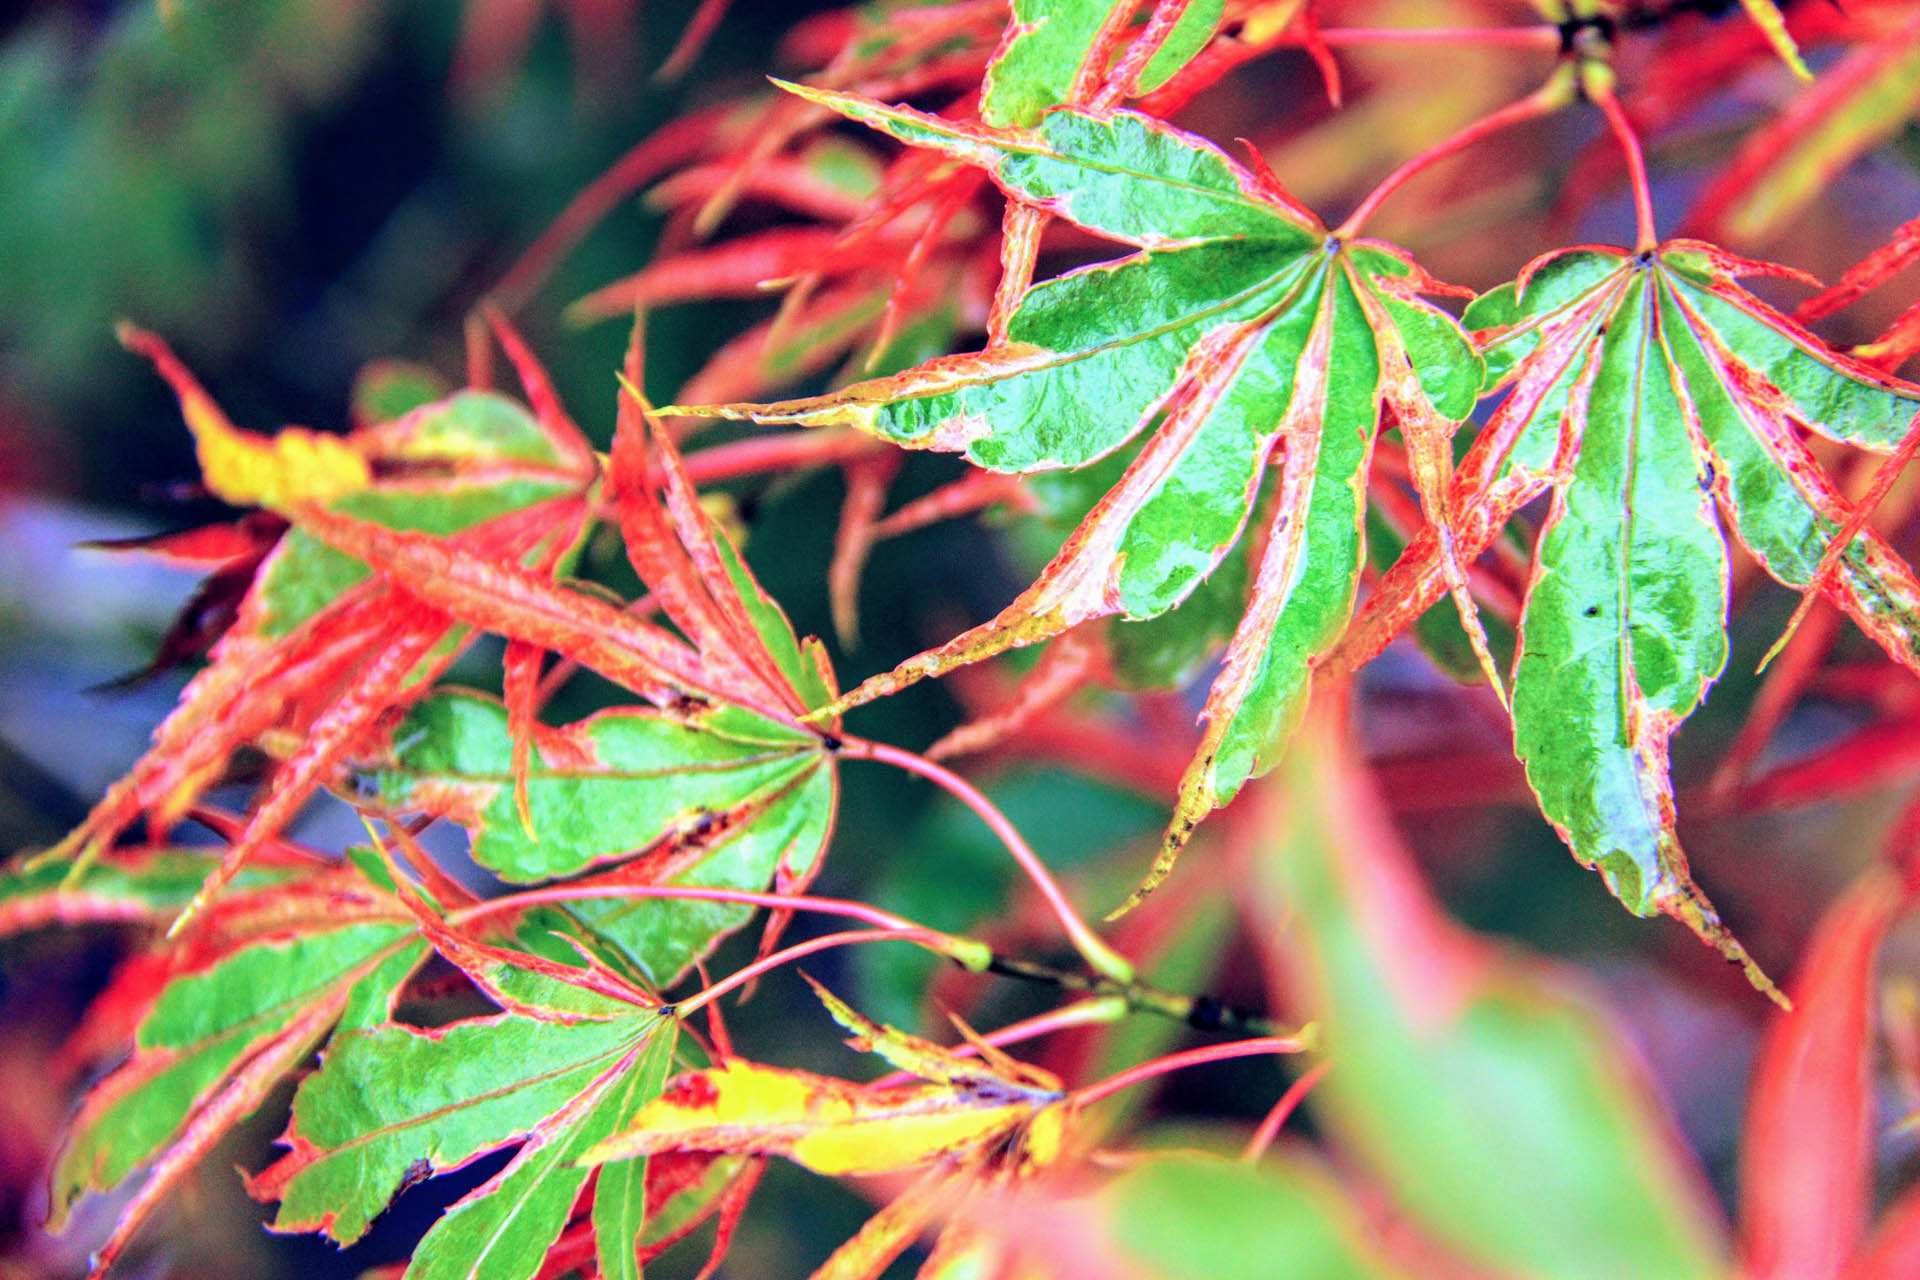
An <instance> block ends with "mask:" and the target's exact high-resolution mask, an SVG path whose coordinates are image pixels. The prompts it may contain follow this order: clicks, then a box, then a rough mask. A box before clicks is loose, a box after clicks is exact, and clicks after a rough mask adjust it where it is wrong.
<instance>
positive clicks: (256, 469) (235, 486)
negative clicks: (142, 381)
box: [119, 325, 373, 510]
mask: <svg viewBox="0 0 1920 1280" xmlns="http://www.w3.org/2000/svg"><path fill="white" fill-rule="evenodd" d="M119 332H120V342H121V344H122V345H123V346H125V347H126V348H127V349H128V350H130V351H134V352H138V353H139V354H141V355H143V356H146V357H147V358H148V359H149V360H151V361H153V364H154V368H155V369H157V370H158V371H159V373H160V376H161V377H163V378H165V379H166V380H167V382H168V384H169V385H171V386H172V387H173V391H174V394H175V395H176V396H178V397H179V400H180V412H181V415H182V416H183V417H185V418H186V420H187V429H188V430H189V431H191V432H193V442H194V446H195V451H196V452H197V453H198V455H199V458H200V474H201V478H202V479H203V480H204V482H205V483H206V486H207V489H208V490H209V491H210V492H211V493H212V494H213V495H214V496H215V497H217V498H219V499H220V500H221V501H223V502H229V503H232V504H233V505H234V506H236V507H266V508H268V509H270V510H283V509H285V508H287V507H290V506H295V505H298V504H300V503H305V502H325V501H327V500H328V499H330V498H337V497H339V496H340V495H341V494H344V493H351V492H353V491H354V490H356V489H363V488H365V487H366V486H367V484H368V483H369V482H370V481H371V480H372V478H373V477H372V472H371V470H370V469H369V467H368V466H367V460H366V459H365V458H363V457H361V456H360V453H359V452H358V451H357V450H356V449H355V448H354V447H353V446H352V445H351V444H349V443H347V442H346V441H345V440H343V439H341V438H340V437H339V436H333V435H325V434H322V433H321V432H317V431H308V430H305V429H304V428H301V427H288V428H286V429H285V430H284V431H281V432H280V433H279V434H277V435H272V436H264V435H261V434H259V433H258V432H254V431H245V430H242V429H241V428H239V427H236V426H235V425H233V423H232V422H231V421H229V420H228V418H227V415H226V414H225V413H223V412H221V410H220V406H219V405H217V404H215V403H214V402H213V397H212V396H209V395H208V394H207V393H206V391H205V389H204V388H202V387H201V386H200V383H199V382H198V381H197V380H196V379H195V378H194V376H193V375H192V374H191V373H189V372H188V371H187V368H186V366H185V365H183V364H181V363H180V361H179V360H178V359H177V358H176V357H175V356H174V354H173V352H172V351H171V350H169V349H168V347H167V344H166V343H165V342H163V341H161V339H160V338H158V337H157V336H155V335H154V334H151V333H147V332H144V331H143V330H140V329H136V328H134V327H133V326H132V325H121V326H120V331H119Z"/></svg>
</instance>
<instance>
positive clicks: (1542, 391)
mask: <svg viewBox="0 0 1920 1280" xmlns="http://www.w3.org/2000/svg"><path fill="white" fill-rule="evenodd" d="M1756 274H1776V275H1795V274H1797V273H1794V272H1790V271H1787V270H1786V269H1784V268H1779V267H1773V266H1769V265H1766V264H1763V263H1756V262H1750V261H1746V260H1744V259H1740V258H1736V257H1733V256H1732V255H1729V254H1727V253H1725V252H1723V251H1721V250H1719V249H1717V248H1714V247H1713V246H1711V245H1707V244H1704V243H1700V242H1697V241H1687V240H1677V241H1671V242H1668V243H1667V244H1665V245H1662V246H1661V247H1660V248H1659V249H1658V250H1656V251H1649V252H1643V253H1629V252H1627V251H1626V250H1622V249H1611V248H1581V249H1570V250H1563V251H1559V252H1556V253H1553V254H1549V255H1547V256H1545V257H1543V258H1540V259H1538V260H1536V261H1535V262H1534V263H1533V264H1531V265H1530V266H1529V267H1528V268H1527V270H1526V271H1525V272H1524V273H1522V275H1521V276H1520V278H1519V280H1517V281H1516V282H1514V283H1512V284H1508V285H1505V286H1503V287H1501V288H1499V289H1496V290H1494V291H1493V292H1491V293H1489V294H1487V295H1485V296H1484V297H1482V298H1480V299H1478V300H1477V301H1475V302H1474V303H1473V305H1472V306H1470V307H1469V308H1468V309H1467V312H1466V316H1465V320H1466V323H1468V324H1469V325H1471V326H1473V327H1474V328H1475V329H1477V330H1481V331H1482V336H1483V338H1484V348H1483V349H1484V350H1485V352H1486V355H1487V361H1488V368H1489V372H1490V375H1491V377H1492V378H1493V380H1494V383H1495V385H1497V386H1506V387H1508V393H1507V397H1506V399H1505V400H1504V401H1502V403H1501V404H1500V406H1499V408H1498V409H1497V410H1496V411H1495V413H1494V414H1493V416H1492V417H1491V419H1490V420H1489V421H1488V423H1487V425H1486V427H1485V428H1484V429H1483V430H1482V432H1481V434H1480V436H1479V438H1478V439H1477V440H1476V441H1475V444H1474V447H1473V449H1472V450H1470V451H1469V453H1468V455H1467V457H1466V458H1465V459H1463V461H1462V464H1461V471H1460V474H1459V475H1458V477H1456V481H1455V486H1454V501H1453V512H1454V517H1455V518H1454V525H1455V530H1456V536H1457V538H1458V539H1459V545H1458V548H1457V551H1458V553H1459V554H1461V555H1470V554H1475V553H1477V551H1478V550H1479V549H1480V548H1481V547H1483V546H1484V545H1485V544H1486V541H1487V540H1489V539H1490V538H1491V536H1492V533H1493V532H1494V531H1495V530H1496V529H1497V528H1498V526H1499V525H1500V524H1501V523H1503V522H1504V519H1505V518H1506V516H1508V515H1510V514H1511V513H1512V512H1513V511H1515V510H1517V509H1518V508H1519V506H1520V505H1522V504H1523V503H1525V502H1526V501H1528V500H1530V499H1531V498H1532V497H1533V496H1535V495H1537V494H1540V493H1542V492H1551V494H1552V505H1551V508H1550V510H1549V511H1548V514H1547V519H1546V523H1545V525H1544V527H1543V528H1542V529H1541V532H1540V536H1539V540H1538V543H1537V546H1536V548H1535V552H1534V563H1533V571H1532V577H1531V583H1530V586H1529V590H1528V593H1527V600H1526V606H1525V610H1524V613H1523V616H1522V618H1521V624H1520V638H1519V649H1518V652H1517V654H1516V657H1515V661H1514V668H1513V721H1514V745H1515V749H1516V751H1517V753H1518V754H1519V756H1520V758H1521V760H1522V762H1523V763H1524V764H1525V766H1526V771H1527V778H1528V781H1529V783H1530V784H1531V786H1532V788H1533V790H1534V793H1535V795H1536V796H1537V797H1538V798H1539V801H1540V808H1541V812H1542V813H1543V814H1544V815H1545V816H1546V818H1547V820H1548V821H1550V822H1551V823H1553V825H1554V826H1555V827H1556V828H1557V829H1558V830H1559V831H1560V833H1561V835H1562V836H1563V837H1564V838H1565V839H1566V841H1567V843H1568V845H1569V846H1570V847H1571V848H1572V850H1573V853H1574V856H1575V857H1576V858H1578V859H1579V860H1580V861H1581V862H1582V863H1583V864H1585V865H1587V866H1591V867H1593V868H1595V869H1597V870H1598V871H1599V872H1600V873H1601V875H1602V876H1603V877H1604V878H1605V880H1606V882H1607V886H1608V888H1610V889H1611V890H1612V891H1613V893H1614V895H1615V896H1616V897H1618V898H1619V899H1620V901H1621V902H1622V903H1624V904H1625V905H1626V906H1627V907H1628V908H1629V909H1631V910H1633V911H1634V912H1636V913H1637V914H1641V915H1649V914H1653V913H1655V912H1660V913H1663V914H1666V915H1670V916H1673V917H1675V918H1676V919H1679V920H1681V921H1682V922H1684V923H1685V924H1687V925H1688V927H1690V928H1691V929H1693V930H1694V932H1695V933H1697V934H1699V935H1700V936H1701V937H1702V938H1704V939H1706V940H1707V941H1709V942H1711V943H1712V944H1713V945H1715V946H1716V947H1718V948H1719V949H1720V950H1721V951H1722V952H1724V953H1725V954H1726V955H1728V956H1729V958H1733V959H1737V960H1739V961H1740V962H1741V963H1742V964H1744V965H1746V966H1747V970H1748V973H1749V976H1750V977H1752V978H1753V979H1754V981H1755V982H1756V983H1757V984H1759V985H1761V986H1763V987H1768V984H1767V983H1766V980H1765V978H1764V977H1763V976H1762V975H1760V974H1759V972H1758V970H1757V969H1754V968H1753V966H1752V964H1751V962H1750V961H1749V960H1747V958H1746V956H1745V953H1744V951H1742V950H1741V948H1740V947H1739V945H1738V943H1737V942H1735V941H1734V939H1733V938H1732V936H1731V935H1730V934H1729V933H1728V932H1727V930H1726V929H1725V928H1724V927H1723V926H1722V924H1721V923H1720V920H1719V917H1718V916H1717V915H1716V914H1715V912H1714V910H1713V908H1712V907H1711V906H1710V905H1709V903H1708V902H1707V900H1706V898H1705V896H1704V895H1703V894H1702V893H1701V892H1700V890H1699V888H1698V887H1697V886H1696V885H1695V884H1694V882H1693V880H1692V878H1691V877H1690V875H1689V874H1688V870H1687V861H1686V856H1685V854H1684V852H1683V850H1682V848H1681V845H1680V841H1679V838H1678V836H1677V834H1676V831H1675V814H1674V801H1673V787H1672V782H1671V780H1670V778H1669V776H1668V763H1667V747H1668V741H1669V739H1670V738H1671V737H1672V735H1673V733H1674V731H1675V730H1676V729H1677V728H1678V727H1679V726H1680V724H1681V723H1682V722H1684V721H1685V720H1686V718H1687V717H1688V716H1689V715H1691V714H1692V713H1693V712H1694V710H1695V709H1696V708H1698V707H1699V706H1700V704H1701V702H1702V701H1703V700H1704V699H1705V697H1706V693H1707V688H1708V686H1709V685H1711V684H1712V682H1713V681H1714V680H1715V679H1716V678H1717V677H1718V676H1719V674H1720V671H1721V669H1722V667H1723V666H1724V665H1725V663H1726V657H1727V637H1726V613H1727V546H1726V536H1725V528H1726V527H1727V526H1730V527H1731V530H1732V532H1733V533H1734V534H1735V535H1736V536H1737V537H1738V538H1739V539H1740V541H1741V542H1742V543H1743V544H1744V545H1745V546H1746V548H1747V549H1748V551H1750V552H1751V553H1752V554H1753V555H1754V557H1755V558H1756V559H1757V560H1759V562H1760V563H1761V564H1762V565H1763V566H1764V567H1765V568H1766V570H1767V571H1768V572H1769V573H1771V574H1772V575H1773V576H1774V577H1775V578H1777V579H1778V580H1780V581H1781V582H1783V583H1785V584H1786V585H1788V586H1790V587H1793V588H1795V589H1796V590H1801V591H1807V590H1812V589H1815V588H1818V589H1819V590H1821V591H1822V592H1824V593H1825V594H1826V595H1827V596H1828V598H1829V599H1831V600H1832V601H1833V602H1834V603H1835V604H1837V605H1838V606H1839V607H1840V608H1841V609H1842V610H1843V611H1845V612H1846V614H1847V615H1848V616H1850V617H1851V618H1853V619H1854V620H1855V622H1857V623H1858V624H1859V625H1860V626H1861V628H1862V629H1863V630H1865V631H1866V632H1867V633H1868V634H1869V635H1870V636H1872V637H1873V638H1874V639H1875V640H1876V641H1878V642H1879V643H1880V645H1881V646H1882V647H1883V648H1885V649H1886V650H1887V652H1888V653H1889V654H1891V655H1892V656H1893V657H1894V658H1895V659H1896V660H1898V661H1900V662H1901V663H1903V664H1905V665H1906V666H1908V667H1909V668H1915V669H1920V656H1917V654H1920V648H1917V646H1916V634H1917V633H1916V626H1920V580H1916V578H1915V576H1914V573H1913V570H1912V569H1911V568H1910V567H1908V565H1907V564H1906V563H1905V562H1904V561H1903V560H1902V559H1901V558H1900V557H1899V556H1898V555H1897V554H1896V553H1895V552H1894V551H1893V549H1892V548H1891V547H1890V546H1888V545H1887V543H1886V542H1885V540H1884V539H1882V538H1881V537H1880V536H1879V535H1878V534H1877V533H1875V532H1873V530H1871V529H1870V528H1866V527H1864V526H1863V525H1861V524H1860V523H1859V522H1856V521H1854V519H1853V517H1854V515H1855V509H1854V507H1853V504H1851V503H1850V502H1849V501H1847V499H1846V498H1845V497H1844V496H1843V495H1842V494H1841V493H1840V492H1839V490H1838V489H1837V487H1836V486H1835V484H1834V482H1833V481H1832V480H1831V479H1830V478H1829V477H1828V476H1827V475H1826V473H1825V472H1824V471H1823V470H1822V469H1821V468H1820V466H1819V465H1818V463H1817V462H1816V461H1815V459H1814V457H1813V454H1812V453H1811V452H1810V450H1809V449H1808V446H1807V443H1806V441H1805V439H1804V438H1803V435H1802V431H1803V429H1807V430H1812V431H1814V432H1817V433H1818V434H1820V435H1823V436H1825V437H1827V438H1829V439H1832V440H1836V441H1840V442H1844V443H1848V444H1852V445H1856V446H1859V447H1862V448H1866V449H1871V450H1879V451H1891V450H1893V449H1894V448H1895V447H1896V446H1897V445H1899V443H1900V441H1901V440H1902V439H1903V438H1904V437H1905V436H1906V434H1907V433H1908V431H1909V430H1911V426H1910V424H1911V423H1912V422H1913V421H1914V418H1915V413H1916V410H1920V387H1916V386H1913V385H1912V384H1909V383H1906V382H1902V381H1901V380H1899V379H1897V378H1893V377H1891V376H1889V375H1886V374H1884V373H1881V372H1879V371H1878V370H1875V369H1872V368H1870V367H1868V366H1866V365H1864V364H1862V363H1860V362H1858V361H1855V360H1852V359H1849V358H1847V357H1845V356H1842V355H1840V354H1838V353H1836V352H1834V351H1832V350H1831V349H1829V348H1828V347H1826V346H1825V345H1824V344H1822V343H1821V342H1820V341H1819V339H1817V338H1815V337H1814V336H1813V335H1811V334H1809V333H1807V332H1806V331H1805V330H1803V329H1801V328H1800V327H1799V326H1798V325H1796V324H1794V323H1793V322H1792V321H1791V320H1788V319H1787V318H1786V317H1785V316H1782V315H1780V314H1779V313H1778V312H1775V311H1774V310H1772V309H1771V308H1769V307H1767V306H1766V305H1765V304H1764V303H1762V302H1760V301H1759V300H1758V299H1756V298H1754V297H1753V296H1752V295H1751V294H1749V293H1748V292H1746V290H1745V289H1743V288H1741V287H1740V285H1739V284H1738V283H1737V281H1738V279H1739V278H1740V277H1742V276H1752V275H1756ZM1850 530H1851V535H1850V537H1849V536H1848V534H1849V531H1850ZM1836 542H1843V545H1842V546H1840V547H1838V548H1837V549H1836V550H1835V554H1834V556H1833V558H1832V563H1831V565H1830V566H1826V567H1823V557H1825V556H1826V553H1827V551H1828V549H1829V546H1830V544H1833V543H1836ZM1435 551H1436V548H1435V545H1434V541H1433V539H1432V537H1431V536H1423V537H1422V538H1417V539H1416V540H1415V542H1414V544H1413V545H1412V546H1410V547H1409V549H1408V552H1407V553H1406V554H1405V555H1403V556H1402V558H1401V560H1400V561H1399V562H1398V563H1397V564H1396V565H1395V567H1394V568H1393V569H1392V570H1391V571H1389V573H1388V574H1387V575H1386V576H1385V577H1384V578H1383V580H1382V582H1381V585H1380V589H1379V591H1378V592H1377V593H1376V599H1375V600H1374V601H1372V602H1370V609H1369V612H1370V613H1372V614H1374V615H1375V616H1374V617H1371V618H1362V619H1360V620H1359V621H1358V622H1357V623H1356V628H1355V630H1356V632H1369V633H1370V634H1369V636H1368V639H1367V641H1366V648H1368V649H1371V648H1373V647H1374V646H1375V645H1376V644H1377V641H1378V638H1379V634H1380V633H1379V631H1378V630H1376V629H1374V628H1373V623H1374V622H1375V621H1376V620H1377V619H1378V618H1383V617H1386V616H1388V615H1393V616H1398V617H1401V618H1405V617H1408V616H1411V610H1412V608H1413V606H1414V605H1415V603H1416V601H1418V600H1420V599H1425V600H1426V601H1427V602H1428V603H1431V602H1432V601H1433V600H1434V599H1436V598H1437V596H1438V594H1439V590H1440V587H1441V583H1440V574H1439V572H1438V567H1437V558H1436V555H1435ZM1375 606H1377V608H1376V607H1375ZM1768 989H1770V987H1769V988H1768Z"/></svg>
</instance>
